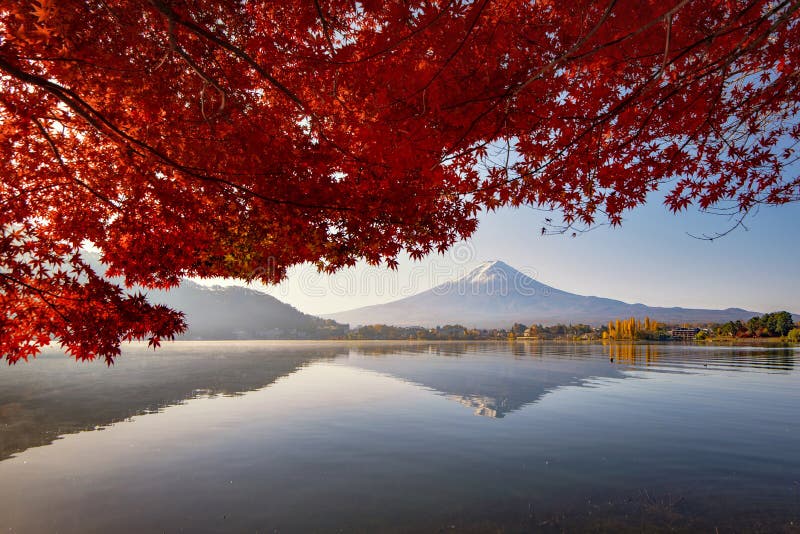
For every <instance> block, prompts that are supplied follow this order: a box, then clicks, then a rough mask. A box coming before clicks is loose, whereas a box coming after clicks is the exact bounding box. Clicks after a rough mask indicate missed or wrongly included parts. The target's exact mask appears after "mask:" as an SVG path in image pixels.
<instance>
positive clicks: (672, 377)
mask: <svg viewBox="0 0 800 534" xmlns="http://www.w3.org/2000/svg"><path fill="white" fill-rule="evenodd" d="M798 364H800V353H798V352H797V351H794V350H791V349H744V348H735V349H731V348H700V347H689V346H676V345H669V346H666V345H661V346H643V345H640V346H611V347H608V346H605V347H604V346H601V345H546V344H527V343H517V344H513V345H509V344H505V343H474V344H455V343H441V344H392V343H365V344H344V343H341V344H335V343H329V344H324V343H318V344H315V343H302V342H296V343H291V342H287V343H270V342H264V343H257V342H253V343H188V342H184V343H176V344H173V345H171V346H168V347H165V348H164V349H162V350H160V351H158V352H157V353H155V354H154V353H152V352H147V351H146V350H145V349H144V348H140V347H134V348H132V349H130V350H128V351H127V352H126V354H125V355H124V356H123V357H122V358H121V359H120V360H119V361H118V363H117V365H115V366H114V367H112V368H110V369H107V368H106V367H105V366H104V365H102V364H99V363H94V364H76V363H74V362H72V361H69V360H66V359H65V358H64V357H63V356H58V355H55V354H50V355H45V356H43V357H41V358H39V359H38V360H36V361H34V362H32V363H30V364H27V365H17V366H15V367H5V366H3V367H2V368H0V531H2V532H6V531H10V532H55V531H58V532H179V531H185V532H206V531H208V532H215V531H235V532H274V531H278V532H306V531H318V532H329V531H335V532H338V531H344V532H354V531H355V532H373V531H389V532H395V531H397V532H407V531H420V532H437V531H447V532H464V531H467V532H483V531H507V532H528V531H544V532H547V531H562V530H567V531H576V530H577V531H581V530H587V529H594V530H601V531H602V530H607V531H616V530H620V529H629V530H632V531H637V532H638V531H642V530H645V531H658V530H669V529H677V530H684V531H694V530H705V531H710V532H714V529H715V528H717V529H718V530H719V532H724V531H730V530H736V531H765V532H773V531H787V532H796V531H798V527H797V525H798V520H800V423H799V422H798V421H799V419H798V418H799V417H800V372H798V369H797V367H798Z"/></svg>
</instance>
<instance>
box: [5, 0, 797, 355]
mask: <svg viewBox="0 0 800 534" xmlns="http://www.w3.org/2000/svg"><path fill="white" fill-rule="evenodd" d="M798 7H800V3H798V2H791V1H783V2H780V1H779V2H774V1H766V0H756V1H748V2H736V1H733V2H718V1H714V0H695V1H689V0H682V1H672V2H667V3H664V2H651V1H634V0H625V1H621V0H605V1H595V0H578V1H577V2H568V3H564V2H547V1H544V2H527V1H526V2H522V1H519V2H517V1H511V2H504V3H495V2H490V1H488V0H487V1H478V2H467V1H457V0H448V1H433V2H431V1H424V2H423V1H419V2H417V1H411V2H359V3H352V2H349V1H348V2H342V1H338V0H332V1H327V0H314V1H303V2H291V1H289V2H278V3H275V2H273V3H266V4H264V3H257V2H245V3H239V2H222V1H214V0H151V1H150V2H149V3H147V2H133V1H130V0H127V1H126V0H114V1H103V2H99V1H97V2H95V1H91V0H89V1H78V0H64V1H60V2H53V1H50V0H30V1H19V2H5V3H3V4H0V32H2V41H0V172H1V173H2V176H3V180H2V184H0V204H1V205H2V209H0V305H2V309H3V313H2V314H0V323H1V326H2V329H1V330H0V350H2V354H4V355H5V356H6V357H7V358H8V359H9V361H16V360H17V359H19V358H25V357H27V356H31V355H34V354H35V353H36V352H37V350H38V347H40V346H41V345H43V344H46V342H47V341H49V340H50V339H51V338H53V339H57V340H59V342H61V343H62V344H63V345H64V346H65V347H66V348H67V350H69V351H70V352H71V353H72V354H74V355H75V356H76V357H79V358H90V357H95V356H103V357H106V358H109V359H110V358H113V356H114V355H116V354H117V353H118V351H119V343H120V341H121V340H124V339H142V338H152V339H153V340H154V343H155V344H157V342H158V339H160V338H169V337H170V336H171V335H174V334H176V333H178V332H180V331H181V330H182V329H183V328H184V325H183V322H182V320H181V317H180V315H179V314H177V313H176V312H172V311H170V310H166V309H163V308H160V307H155V306H151V305H149V304H148V303H147V302H146V300H145V299H143V298H141V297H139V296H129V295H126V293H125V291H123V290H122V289H120V287H119V284H116V283H114V282H111V281H108V280H105V279H103V278H101V277H99V276H98V275H97V274H96V273H94V272H93V271H92V269H91V267H90V266H88V265H87V264H86V263H85V262H83V261H82V260H81V259H80V256H79V255H78V252H79V251H80V249H81V247H82V246H85V245H86V244H87V243H90V244H92V245H93V246H94V247H96V248H97V249H99V250H100V251H101V255H102V259H103V261H104V262H105V263H106V264H107V265H108V266H109V274H110V275H114V276H121V277H123V279H124V283H123V284H122V285H128V286H133V285H138V286H141V287H145V288H148V287H170V286H173V285H175V284H177V283H179V280H180V278H181V277H182V276H201V277H202V276H228V277H238V278H243V279H249V278H251V277H253V276H257V277H259V278H261V279H263V280H264V281H266V282H274V281H277V280H279V279H280V278H281V277H282V276H283V275H284V274H285V271H286V268H287V267H288V266H290V265H293V264H297V263H302V262H312V263H315V264H316V265H318V266H319V268H321V269H325V270H328V271H333V270H336V269H337V268H339V267H341V266H345V265H352V264H353V263H355V262H356V261H357V260H358V259H366V260H367V261H369V262H371V263H380V262H386V263H387V264H388V265H389V266H393V265H395V259H396V257H397V255H398V253H400V251H401V250H406V251H408V253H409V254H410V255H411V256H412V257H421V256H422V255H425V254H428V253H430V252H432V251H434V250H437V251H441V250H444V249H446V248H447V247H448V246H449V245H451V244H452V243H454V242H455V241H456V240H458V239H461V238H464V237H468V236H469V235H470V234H471V233H472V232H473V231H474V230H475V228H476V224H477V222H476V215H477V213H478V212H479V210H481V209H487V208H488V209H494V208H497V207H500V206H503V205H519V204H535V205H541V206H546V207H551V208H554V209H557V210H560V211H561V212H562V214H563V217H564V220H565V222H566V223H567V224H591V223H593V222H595V221H596V220H597V219H598V217H599V218H602V219H606V220H608V221H610V222H611V223H614V224H616V223H619V222H620V221H621V216H622V214H623V213H624V211H625V210H627V209H629V208H631V207H633V206H635V205H637V204H639V203H641V202H643V201H644V200H645V197H646V195H647V193H648V192H649V191H652V190H654V189H656V188H659V187H662V186H664V184H668V185H667V186H666V187H669V188H670V193H669V194H668V195H667V204H668V206H669V207H670V208H671V209H674V210H679V209H683V208H685V207H686V206H687V205H689V204H691V203H696V204H697V205H699V206H701V207H702V208H709V207H714V206H721V205H723V204H724V203H726V202H730V203H732V205H733V206H735V207H736V209H738V210H741V211H742V212H746V211H747V210H749V209H751V208H752V207H754V206H756V205H758V204H759V203H771V204H780V203H784V202H789V201H793V200H796V199H797V198H798V194H800V181H799V180H798V176H797V166H796V157H797V156H796V152H795V147H796V144H797V142H798V139H800V125H799V123H798V122H799V121H798V120H797V111H798V96H797V95H799V94H800V87H798V84H799V83H800V76H798V75H797V73H798V59H799V58H800V54H799V53H798V48H799V47H800V25H799V24H798ZM266 265H269V266H270V268H264V266H266ZM253 273H256V274H255V275H254V274H253Z"/></svg>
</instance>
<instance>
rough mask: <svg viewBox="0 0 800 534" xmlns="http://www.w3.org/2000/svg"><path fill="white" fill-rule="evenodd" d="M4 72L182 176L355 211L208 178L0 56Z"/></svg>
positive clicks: (297, 204)
mask: <svg viewBox="0 0 800 534" xmlns="http://www.w3.org/2000/svg"><path fill="white" fill-rule="evenodd" d="M0 69H2V70H4V71H5V72H6V73H8V74H10V75H11V76H13V77H15V78H17V79H18V80H21V81H23V82H25V83H28V84H31V85H34V86H37V87H39V88H41V89H43V90H45V91H46V92H48V93H50V94H52V95H53V96H55V97H56V98H57V99H58V100H60V101H61V102H63V103H64V104H66V105H67V106H69V107H70V108H71V109H72V110H74V111H75V112H76V113H77V114H78V115H80V116H81V117H82V118H83V119H84V120H85V121H87V122H88V123H89V124H90V125H91V126H93V127H94V128H95V129H96V130H97V131H99V132H103V131H105V132H107V133H111V134H113V135H114V136H115V137H117V138H118V139H121V140H122V141H123V142H125V143H126V144H130V145H133V146H136V147H139V148H140V149H142V150H144V151H145V152H146V153H148V154H150V155H151V156H153V157H155V158H156V159H158V160H159V161H161V162H162V163H163V164H165V165H167V166H168V167H171V168H173V169H176V170H178V171H180V172H181V173H182V174H184V175H187V176H190V177H192V178H195V179H198V180H201V181H206V182H212V183H217V184H220V185H226V186H228V187H231V188H233V189H235V190H237V191H240V192H242V193H246V194H247V195H250V196H252V197H255V198H258V199H260V200H262V201H265V202H269V203H272V204H281V205H286V206H292V207H296V208H305V209H314V210H330V211H352V210H353V208H351V207H349V206H334V205H318V204H308V203H304V202H298V201H294V200H288V199H279V198H274V197H269V196H266V195H262V194H260V193H257V192H256V191H253V190H252V189H250V188H248V187H245V186H243V185H240V184H237V183H235V182H232V181H230V180H227V179H225V178H220V177H215V176H209V175H207V174H203V173H200V172H197V171H196V170H194V169H192V168H191V167H188V166H186V165H183V164H182V163H179V162H178V161H175V160H173V159H172V158H170V157H169V156H167V155H166V154H163V153H162V152H161V151H159V150H157V149H155V148H153V147H152V146H150V145H148V144H147V143H145V142H144V141H141V140H139V139H136V138H135V137H133V136H131V135H129V134H128V133H126V132H124V131H123V130H122V129H120V128H119V127H117V126H116V125H115V124H113V123H112V122H111V121H110V120H109V119H108V118H107V117H105V116H104V115H103V114H102V113H100V112H99V111H97V110H96V109H94V108H93V107H92V106H91V105H90V104H88V103H87V102H86V101H85V100H83V99H82V98H81V97H80V96H78V94H77V93H75V92H74V91H72V90H71V89H69V88H66V87H63V86H61V85H59V84H57V83H55V82H52V81H50V80H47V79H45V78H42V77H41V76H37V75H35V74H31V73H28V72H25V71H23V70H21V69H19V68H17V67H15V66H14V65H12V64H11V63H9V62H8V61H7V60H6V59H5V58H4V57H2V56H0Z"/></svg>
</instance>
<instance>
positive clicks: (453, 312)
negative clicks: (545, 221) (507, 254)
mask: <svg viewBox="0 0 800 534" xmlns="http://www.w3.org/2000/svg"><path fill="white" fill-rule="evenodd" d="M755 315H760V313H758V312H754V311H748V310H743V309H740V308H728V309H725V310H704V309H690V308H661V307H652V306H646V305H644V304H628V303H626V302H622V301H619V300H613V299H608V298H602V297H592V296H582V295H576V294H573V293H568V292H566V291H562V290H560V289H556V288H554V287H550V286H548V285H545V284H542V283H540V282H537V281H536V280H534V279H533V278H530V277H529V276H527V275H525V274H523V273H521V272H519V271H518V270H516V269H514V268H513V267H510V266H509V265H507V264H505V263H503V262H502V261H491V262H486V263H484V264H482V265H480V266H479V267H477V268H476V269H474V270H473V271H471V272H470V273H469V274H467V275H466V276H464V277H462V278H460V279H458V280H456V281H453V282H448V283H445V284H442V285H440V286H437V287H435V288H433V289H430V290H428V291H425V292H423V293H419V294H417V295H412V296H410V297H406V298H403V299H400V300H396V301H394V302H389V303H387V304H379V305H375V306H366V307H363V308H356V309H354V310H349V311H343V312H339V313H333V314H328V315H325V316H323V317H327V318H329V319H334V320H336V321H339V322H344V323H349V324H350V325H351V326H359V325H370V324H387V325H396V326H424V327H434V326H438V325H445V324H456V323H457V324H462V325H464V326H468V327H474V328H508V327H509V326H510V325H511V324H513V323H515V322H520V323H523V324H526V325H530V324H543V325H552V324H558V323H564V324H568V323H572V324H575V323H585V324H590V325H595V326H599V325H601V324H605V323H607V322H608V321H609V320H612V319H617V318H625V317H631V316H633V317H637V318H644V317H645V316H649V317H650V318H651V319H653V320H656V321H659V322H664V323H683V322H688V323H701V322H719V323H722V322H727V321H731V320H737V319H742V320H746V319H749V318H751V317H753V316H755Z"/></svg>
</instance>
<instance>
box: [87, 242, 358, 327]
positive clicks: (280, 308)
mask: <svg viewBox="0 0 800 534" xmlns="http://www.w3.org/2000/svg"><path fill="white" fill-rule="evenodd" d="M83 259H84V260H85V261H87V262H88V263H89V265H91V266H92V268H94V270H95V272H98V273H105V271H106V266H105V265H104V264H103V262H102V261H100V256H99V255H98V254H97V253H96V252H91V251H84V252H83ZM109 280H111V281H112V282H114V283H117V284H121V283H122V279H121V278H109ZM129 291H131V292H135V291H141V292H143V293H146V294H147V297H148V300H149V301H150V302H151V303H153V304H164V305H166V306H169V307H170V308H172V309H173V310H177V311H182V312H183V313H184V314H185V315H186V322H187V324H188V325H189V329H188V330H187V332H186V333H185V334H183V335H182V336H180V337H179V339H190V340H201V339H330V338H331V337H340V336H343V335H345V334H346V333H347V325H340V324H337V323H336V322H334V321H331V320H329V319H320V318H319V317H316V316H313V315H308V314H306V313H302V312H300V311H298V310H297V309H296V308H294V307H292V306H290V305H289V304H286V303H284V302H281V301H280V300H278V299H276V298H275V297H273V296H271V295H267V294H266V293H262V292H261V291H255V290H253V289H249V288H245V287H239V286H230V287H223V286H212V287H207V286H203V285H200V284H198V283H196V282H192V281H191V280H188V279H186V278H183V279H182V280H181V285H180V286H178V287H175V288H172V289H170V290H169V291H165V290H147V289H143V288H140V287H134V288H132V289H130V290H129Z"/></svg>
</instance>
